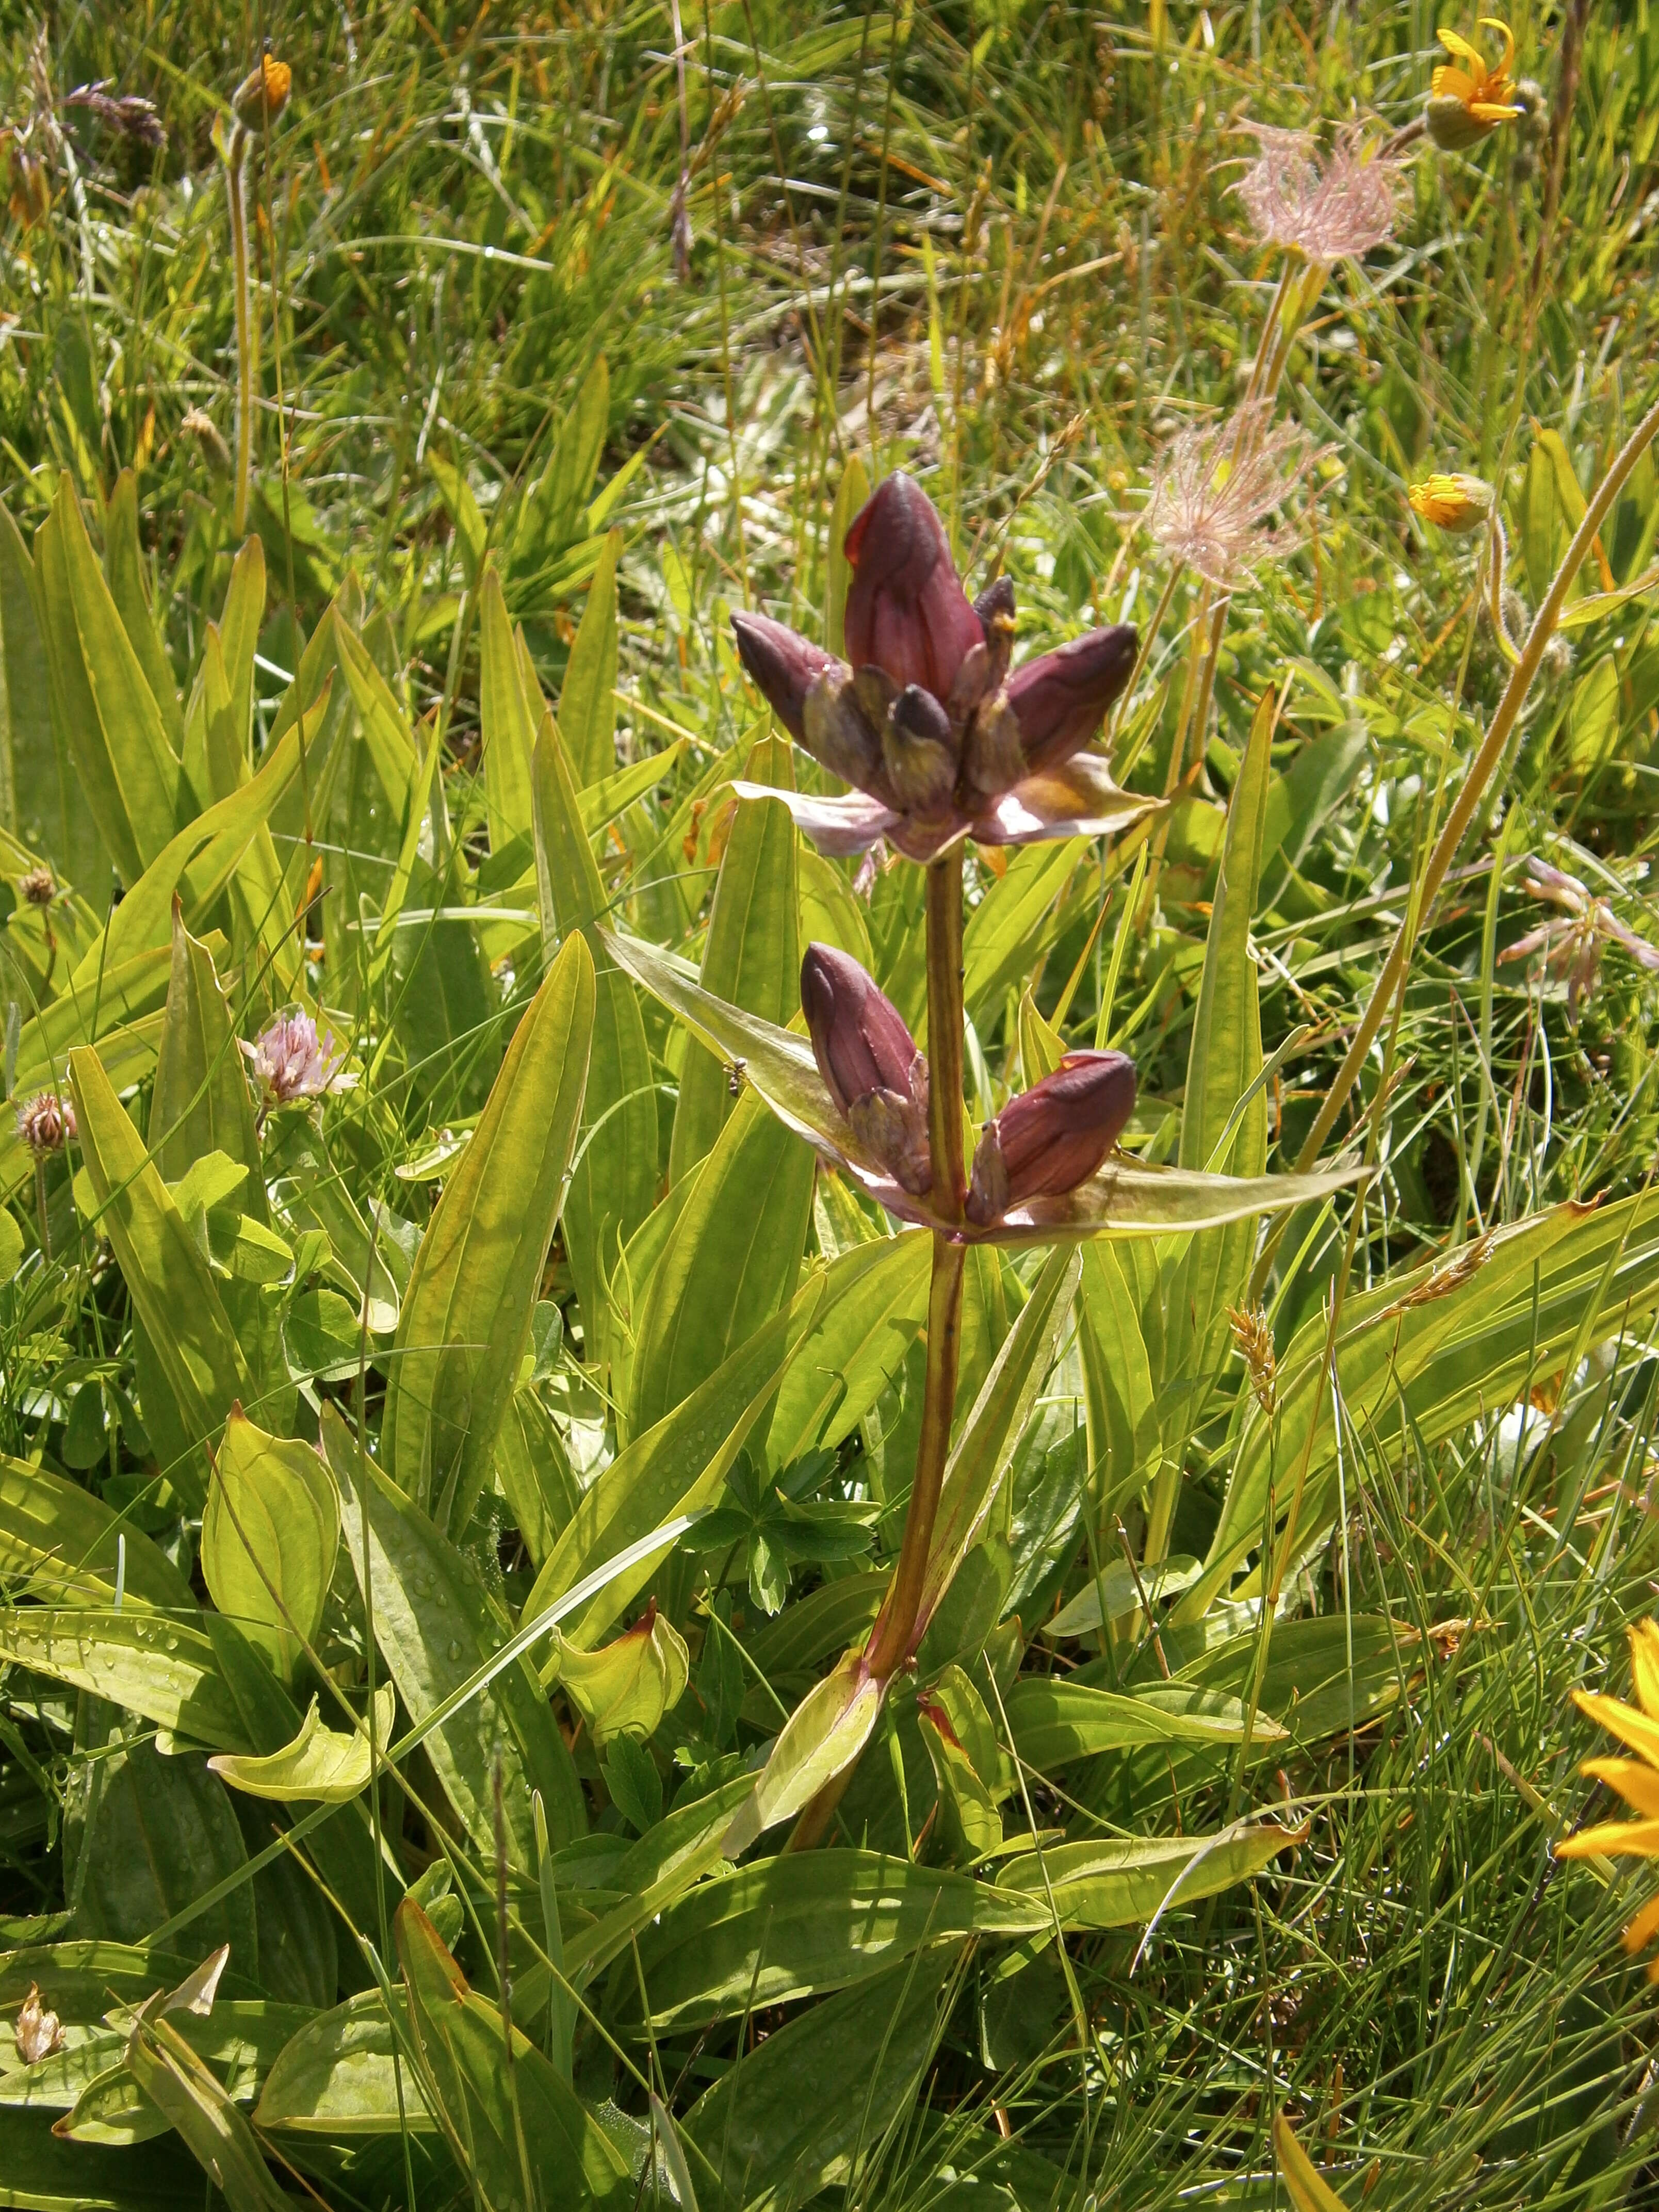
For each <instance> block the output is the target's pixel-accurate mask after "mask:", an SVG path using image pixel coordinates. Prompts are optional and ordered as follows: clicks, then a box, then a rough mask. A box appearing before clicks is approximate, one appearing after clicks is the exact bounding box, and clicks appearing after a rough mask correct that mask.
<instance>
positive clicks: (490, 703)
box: [468, 493, 536, 853]
mask: <svg viewBox="0 0 1659 2212" xmlns="http://www.w3.org/2000/svg"><path fill="white" fill-rule="evenodd" d="M468 496H469V497H471V494H470V493H469V494H468ZM478 726H479V733H480V736H481V738H482V739H483V765H484V804H485V807H486V810H487V818H488V821H489V849H490V851H491V852H492V853H504V852H505V851H506V850H507V847H508V846H509V845H511V844H512V843H513V842H514V840H515V839H517V838H520V837H523V838H526V839H528V838H529V836H530V835H531V832H532V828H533V827H534V817H533V799H532V775H531V762H532V757H533V756H534V754H535V750H536V724H535V721H534V720H533V719H532V714H531V710H530V707H529V704H528V702H526V698H525V693H524V685H523V683H522V682H521V680H520V671H519V648H518V647H517V645H516V644H515V643H514V641H513V623H512V621H511V618H510V617H509V616H508V614H507V601H506V600H505V599H503V598H502V596H501V577H500V575H499V574H498V573H497V571H496V568H495V562H494V561H493V560H489V561H486V562H485V563H484V571H483V585H482V586H481V587H480V590H479V593H478Z"/></svg>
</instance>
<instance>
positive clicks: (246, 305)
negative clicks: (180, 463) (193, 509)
mask: <svg viewBox="0 0 1659 2212" xmlns="http://www.w3.org/2000/svg"><path fill="white" fill-rule="evenodd" d="M247 143H248V142H247V132H246V131H245V130H244V129H243V128H242V125H240V123H239V124H238V125H236V127H235V129H234V131H232V132H231V134H230V143H229V145H228V147H227V149H226V150H225V189H226V193H227V195H228V198H229V201H230V249H231V263H232V291H233V295H234V301H235V307H236V496H235V504H234V508H233V511H232V523H231V526H232V529H233V531H234V534H235V535H236V537H238V538H240V537H242V536H243V535H244V534H245V532H246V529H247V499H248V484H249V481H250V479H251V477H252V473H253V375H254V349H255V345H256V343H257V340H256V337H255V334H254V327H253V313H252V301H251V300H250V298H249V296H248V261H247V199H246V191H245V185H246V169H247Z"/></svg>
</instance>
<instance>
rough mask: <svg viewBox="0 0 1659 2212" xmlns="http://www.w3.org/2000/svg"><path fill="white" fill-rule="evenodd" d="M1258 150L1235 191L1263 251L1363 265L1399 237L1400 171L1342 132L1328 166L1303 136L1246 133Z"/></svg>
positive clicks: (1259, 130) (1252, 129)
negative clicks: (1282, 250)
mask: <svg viewBox="0 0 1659 2212" xmlns="http://www.w3.org/2000/svg"><path fill="white" fill-rule="evenodd" d="M1242 127H1243V129H1244V130H1246V131H1249V133H1250V135H1251V136H1252V137H1254V138H1255V141H1256V143H1257V145H1258V146H1259V147H1260V149H1261V151H1260V152H1259V153H1258V155H1256V158H1255V161H1252V162H1251V163H1250V164H1249V167H1247V168H1246V169H1245V171H1244V173H1243V176H1242V177H1240V178H1239V179H1237V183H1236V184H1235V185H1233V188H1232V189H1233V190H1234V191H1236V192H1237V194H1238V197H1240V199H1242V200H1243V203H1244V211H1245V213H1246V214H1247V215H1248V216H1249V219H1250V227H1251V228H1252V229H1253V230H1254V231H1255V234H1256V236H1257V237H1258V238H1260V239H1261V240H1262V242H1263V243H1264V244H1265V245H1267V246H1285V248H1287V249H1288V250H1289V251H1291V252H1296V253H1300V254H1302V255H1303V256H1304V258H1306V259H1308V260H1309V261H1316V262H1326V263H1328V262H1332V261H1358V260H1359V259H1360V258H1362V257H1363V256H1364V255H1365V254H1367V253H1369V252H1370V251H1371V249H1372V247H1373V246H1381V245H1383V244H1384V243H1385V241H1386V240H1389V239H1390V238H1392V237H1393V235H1394V226H1395V217H1396V216H1397V215H1398V213H1399V208H1400V190H1401V165H1400V162H1399V161H1398V160H1397V159H1396V158H1395V156H1393V155H1389V154H1387V153H1384V152H1383V151H1381V150H1380V149H1376V148H1374V147H1373V148H1368V147H1366V146H1365V145H1364V143H1362V141H1361V139H1360V136H1359V133H1358V131H1352V130H1350V131H1344V132H1342V134H1341V136H1340V137H1339V138H1338V140H1337V142H1336V144H1335V146H1334V148H1333V149H1332V150H1331V152H1330V155H1328V158H1327V160H1326V161H1325V164H1324V166H1323V167H1320V165H1319V161H1318V159H1317V148H1316V143H1315V142H1314V140H1313V139H1312V138H1311V137H1310V136H1309V134H1308V133H1307V132H1306V131H1277V130H1274V129H1273V127H1272V126H1271V125H1268V124H1265V123H1247V124H1245V125H1243V126H1242Z"/></svg>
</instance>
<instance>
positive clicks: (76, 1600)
mask: <svg viewBox="0 0 1659 2212" xmlns="http://www.w3.org/2000/svg"><path fill="white" fill-rule="evenodd" d="M8 1218H9V1217H8ZM0 1581H3V1583H5V1585H6V1588H7V1589H8V1592H9V1595H10V1598H11V1600H12V1602H13V1603H14V1604H15V1603H16V1602H17V1601H19V1600H21V1599H22V1598H25V1597H29V1598H33V1599H35V1600H38V1601H45V1602H47V1603H50V1602H51V1601H53V1600H58V1601H61V1602H63V1603H64V1604H77V1605H94V1606H107V1605H110V1604H111V1603H112V1601H113V1599H114V1596H115V1589H116V1584H117V1583H118V1582H119V1583H120V1585H121V1590H122V1597H123V1601H124V1603H125V1605H127V1606H133V1607H140V1608H141V1609H143V1611H145V1612H157V1611H160V1612H178V1613H185V1614H189V1613H193V1612H194V1610H195V1607H196V1599H195V1595H194V1593H193V1592H192V1591H191V1587H190V1584H189V1583H187V1582H186V1581H185V1578H184V1577H183V1576H182V1575H181V1574H180V1573H179V1570H178V1568H177V1567H175V1566H174V1565H173V1562H172V1560H171V1559H168V1557H167V1553H165V1552H164V1551H163V1550H162V1549H161V1546H160V1545H159V1544H156V1543H154V1542H153V1541H151V1540H150V1538H149V1537H148V1536H146V1535H145V1534H143V1530H142V1529H140V1528H134V1527H132V1526H131V1524H129V1523H128V1522H125V1521H124V1520H123V1519H122V1518H121V1516H119V1515H118V1514H117V1513H116V1512H114V1511H113V1510H112V1509H111V1508H110V1507H109V1506H107V1505H106V1504H105V1503H104V1501H103V1499H102V1498H99V1497H96V1496H94V1493H93V1492H91V1491H88V1490H82V1487H81V1486H80V1485H79V1483H76V1482H66V1481H65V1480H64V1477H63V1476H62V1475H60V1474H50V1473H48V1471H47V1470H46V1468H42V1467H32V1466H30V1465H29V1464H28V1462H27V1461H24V1460H21V1459H9V1458H6V1457H3V1456H0Z"/></svg>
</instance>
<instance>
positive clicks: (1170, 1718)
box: [1004, 1674, 1286, 1774]
mask: <svg viewBox="0 0 1659 2212" xmlns="http://www.w3.org/2000/svg"><path fill="white" fill-rule="evenodd" d="M1004 1704H1005V1705H1006V1711H1007V1714H1008V1725H1009V1727H1010V1728H1011V1729H1012V1730H1013V1734H1014V1747H1015V1748H1016V1750H1017V1751H1018V1753H1019V1755H1020V1757H1021V1758H1022V1759H1024V1761H1025V1763H1026V1764H1027V1765H1028V1766H1030V1767H1032V1768H1034V1769H1035V1770H1036V1771H1037V1772H1038V1773H1040V1774H1048V1773H1052V1772H1053V1771H1054V1769H1055V1768H1056V1767H1059V1766H1063V1765H1066V1764H1068V1763H1069V1762H1070V1761H1071V1760H1073V1759H1090V1758H1092V1757H1093V1756H1094V1755H1095V1753H1097V1752H1103V1751H1128V1750H1131V1749H1133V1748H1134V1747H1137V1746H1138V1745H1140V1744H1144V1743H1190V1744H1230V1743H1242V1742H1243V1741H1244V1739H1245V1735H1246V1733H1247V1730H1248V1733H1249V1735H1250V1736H1251V1738H1252V1739H1253V1740H1259V1741H1261V1742H1263V1743H1268V1742H1283V1741H1285V1735H1286V1731H1285V1729H1282V1728H1281V1727H1280V1726H1279V1723H1278V1722H1277V1721H1275V1720H1273V1719H1271V1718H1270V1717H1268V1715H1267V1714H1266V1713H1262V1712H1258V1713H1257V1714H1256V1716H1255V1721H1254V1723H1253V1724H1252V1723H1251V1721H1250V1716H1249V1712H1248V1711H1247V1710H1246V1708H1245V1707H1244V1706H1243V1705H1241V1704H1240V1703H1239V1702H1238V1700H1237V1699H1236V1698H1225V1697H1219V1696H1217V1695H1215V1694H1214V1693H1212V1692H1207V1691H1200V1690H1191V1689H1186V1688H1182V1687H1178V1686H1174V1685H1171V1684H1167V1683H1166V1684H1160V1685H1159V1686H1157V1687H1154V1688H1151V1689H1144V1690H1139V1691H1137V1692H1134V1693H1133V1695H1124V1694H1122V1693H1121V1692H1117V1691H1114V1690H1097V1689H1093V1688H1091V1686H1089V1685H1088V1684H1087V1683H1085V1682H1071V1681H1067V1680H1065V1678H1064V1677H1063V1676H1060V1675H1052V1674H1026V1675H1023V1676H1022V1677H1021V1678H1020V1680H1018V1682H1016V1683H1015V1684H1014V1686H1013V1687H1012V1689H1011V1690H1010V1691H1009V1692H1008V1694H1007V1697H1006V1699H1005V1700H1004Z"/></svg>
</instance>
